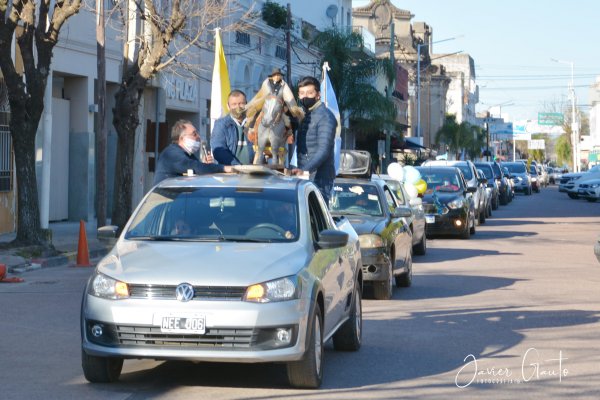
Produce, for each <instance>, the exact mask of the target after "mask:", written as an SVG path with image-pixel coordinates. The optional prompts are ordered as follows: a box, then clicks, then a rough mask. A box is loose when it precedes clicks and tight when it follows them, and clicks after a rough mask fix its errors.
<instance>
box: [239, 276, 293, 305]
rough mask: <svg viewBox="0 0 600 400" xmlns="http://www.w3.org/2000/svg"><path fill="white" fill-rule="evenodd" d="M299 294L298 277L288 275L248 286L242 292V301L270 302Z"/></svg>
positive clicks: (287, 298)
mask: <svg viewBox="0 0 600 400" xmlns="http://www.w3.org/2000/svg"><path fill="white" fill-rule="evenodd" d="M299 296H300V284H299V281H298V278H296V277H291V276H288V277H285V278H280V279H275V280H273V281H268V282H263V283H257V284H256V285H252V286H248V288H247V289H246V293H245V294H244V301H251V302H255V303H270V302H272V301H286V300H293V299H297V298H298V297H299Z"/></svg>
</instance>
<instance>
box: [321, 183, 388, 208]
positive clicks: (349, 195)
mask: <svg viewBox="0 0 600 400" xmlns="http://www.w3.org/2000/svg"><path fill="white" fill-rule="evenodd" d="M330 209H331V212H332V213H333V214H346V215H371V216H382V215H383V208H382V207H381V201H380V200H379V195H378V191H377V186H375V185H374V184H366V183H365V184H361V183H354V182H344V183H341V182H335V183H334V185H333V197H332V199H331V202H330Z"/></svg>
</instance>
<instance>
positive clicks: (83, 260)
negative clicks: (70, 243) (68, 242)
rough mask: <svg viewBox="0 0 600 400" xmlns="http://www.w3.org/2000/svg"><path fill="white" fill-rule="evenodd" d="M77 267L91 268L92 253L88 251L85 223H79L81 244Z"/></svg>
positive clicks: (78, 250) (79, 244)
mask: <svg viewBox="0 0 600 400" xmlns="http://www.w3.org/2000/svg"><path fill="white" fill-rule="evenodd" d="M75 266H76V267H91V266H92V264H90V252H89V249H88V243H87V236H86V234H85V222H83V220H80V221H79V243H78V244H77V264H75Z"/></svg>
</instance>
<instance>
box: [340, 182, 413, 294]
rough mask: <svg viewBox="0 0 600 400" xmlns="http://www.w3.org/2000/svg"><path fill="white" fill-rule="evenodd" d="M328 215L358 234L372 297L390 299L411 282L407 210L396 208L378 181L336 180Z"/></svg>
mask: <svg viewBox="0 0 600 400" xmlns="http://www.w3.org/2000/svg"><path fill="white" fill-rule="evenodd" d="M329 208H330V211H331V215H333V216H334V218H335V217H340V216H344V217H346V218H348V220H349V221H350V224H351V225H352V227H353V228H354V230H355V231H356V233H357V234H358V239H359V242H360V254H361V259H362V269H363V279H364V282H365V284H367V283H372V285H373V294H374V297H375V298H376V299H378V300H387V299H389V298H390V297H392V290H393V282H394V280H395V284H396V286H398V287H402V286H404V287H406V286H410V285H411V283H412V232H411V230H410V226H409V225H408V224H407V223H406V218H407V217H411V216H412V210H411V209H410V208H409V207H403V206H400V205H399V204H398V203H397V200H396V197H395V196H394V195H393V194H392V191H391V189H390V188H389V187H388V185H387V184H386V183H385V181H383V180H381V179H374V180H371V179H358V178H336V180H335V181H334V185H333V195H332V197H331V201H330V206H329Z"/></svg>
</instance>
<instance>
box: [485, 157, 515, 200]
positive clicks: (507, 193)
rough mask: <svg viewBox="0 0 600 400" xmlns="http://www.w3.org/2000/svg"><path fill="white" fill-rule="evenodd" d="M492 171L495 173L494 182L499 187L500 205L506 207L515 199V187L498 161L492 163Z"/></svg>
mask: <svg viewBox="0 0 600 400" xmlns="http://www.w3.org/2000/svg"><path fill="white" fill-rule="evenodd" d="M490 165H491V166H492V170H493V171H494V180H495V181H496V185H497V186H498V194H499V195H500V204H501V205H503V206H505V205H507V204H508V203H510V202H511V201H512V199H513V197H515V193H514V192H513V185H512V183H511V182H510V178H509V177H508V173H507V172H505V170H504V169H503V168H502V167H500V164H499V163H498V162H496V161H493V162H490Z"/></svg>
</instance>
